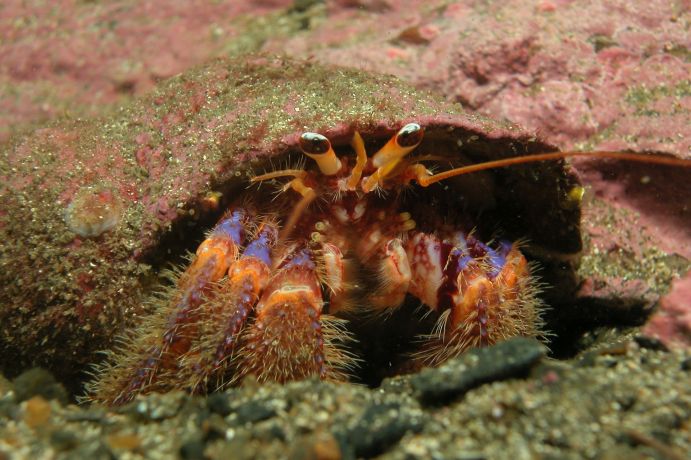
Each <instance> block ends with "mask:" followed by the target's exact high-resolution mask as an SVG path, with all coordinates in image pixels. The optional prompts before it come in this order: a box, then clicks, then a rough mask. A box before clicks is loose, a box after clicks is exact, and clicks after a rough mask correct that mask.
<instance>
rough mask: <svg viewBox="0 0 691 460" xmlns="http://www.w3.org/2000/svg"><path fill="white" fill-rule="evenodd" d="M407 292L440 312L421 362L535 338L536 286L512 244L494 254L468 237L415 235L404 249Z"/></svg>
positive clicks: (436, 361)
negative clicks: (510, 340)
mask: <svg viewBox="0 0 691 460" xmlns="http://www.w3.org/2000/svg"><path fill="white" fill-rule="evenodd" d="M406 252H407V255H408V259H409V261H410V266H411V272H412V278H411V282H410V289H409V292H410V293H411V294H412V295H414V296H416V297H417V298H419V299H420V300H421V301H422V302H423V303H424V304H425V305H427V306H428V307H429V308H430V309H432V310H435V311H437V312H438V313H439V320H438V323H437V327H436V328H435V332H434V334H432V335H431V336H430V337H429V338H428V343H427V344H426V345H425V347H424V349H423V352H422V353H421V354H420V356H419V357H420V358H421V361H422V362H423V363H424V364H427V365H438V364H440V363H442V362H444V361H446V360H447V359H449V358H452V357H453V356H456V355H458V354H459V353H461V352H463V351H464V350H466V349H467V348H469V347H478V346H486V345H491V344H493V343H496V342H498V341H500V340H503V339H506V338H509V337H513V336H518V335H521V336H538V335H540V334H541V331H540V330H539V327H540V326H541V321H540V318H539V307H540V302H539V300H538V299H537V297H536V294H537V291H538V289H537V284H536V283H535V281H534V280H533V278H532V277H531V275H530V270H529V267H528V263H527V261H526V259H525V257H524V256H523V255H522V254H521V252H520V251H519V250H518V248H517V247H516V245H515V244H511V243H504V242H502V243H500V244H499V247H498V248H497V249H492V248H490V247H489V246H487V245H485V244H484V243H482V242H481V241H479V240H477V239H476V238H475V237H473V236H472V235H464V234H463V233H462V232H456V233H455V234H454V235H452V236H451V237H450V238H448V239H444V240H442V239H440V238H439V237H437V236H436V235H433V234H426V233H422V232H414V233H413V234H412V235H411V236H410V238H409V240H408V242H407V244H406Z"/></svg>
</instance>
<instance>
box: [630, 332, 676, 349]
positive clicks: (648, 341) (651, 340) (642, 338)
mask: <svg viewBox="0 0 691 460" xmlns="http://www.w3.org/2000/svg"><path fill="white" fill-rule="evenodd" d="M633 340H634V341H635V342H636V343H637V344H638V346H639V347H641V348H647V349H648V350H655V351H669V348H667V346H666V345H665V344H664V343H662V341H661V340H659V339H656V338H655V337H649V336H647V335H637V336H636V337H634V338H633Z"/></svg>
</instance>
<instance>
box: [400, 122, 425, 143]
mask: <svg viewBox="0 0 691 460" xmlns="http://www.w3.org/2000/svg"><path fill="white" fill-rule="evenodd" d="M423 134H424V130H423V129H422V127H421V126H420V125H418V124H417V123H408V124H407V125H405V126H404V127H403V128H401V130H400V131H398V134H396V143H397V144H398V145H399V146H401V147H414V146H416V145H418V144H419V143H420V142H421V141H422V135H423Z"/></svg>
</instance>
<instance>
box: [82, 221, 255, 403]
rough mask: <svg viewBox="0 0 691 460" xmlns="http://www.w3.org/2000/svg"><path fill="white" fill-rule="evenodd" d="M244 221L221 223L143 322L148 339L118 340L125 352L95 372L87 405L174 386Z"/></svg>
mask: <svg viewBox="0 0 691 460" xmlns="http://www.w3.org/2000/svg"><path fill="white" fill-rule="evenodd" d="M248 220H249V215H248V213H247V211H245V210H243V209H237V210H235V211H232V212H230V213H228V214H226V215H225V216H224V217H223V218H222V219H221V220H220V222H219V223H218V224H217V225H216V226H215V227H214V229H213V230H212V231H211V232H210V233H209V235H208V237H207V239H206V240H205V241H204V242H202V244H201V245H200V246H199V248H198V249H197V251H196V254H195V256H194V257H193V259H192V261H191V263H190V265H189V267H188V268H187V269H186V270H185V272H184V273H182V275H181V276H180V277H179V279H178V282H177V285H176V287H175V288H174V289H172V294H171V295H170V296H169V297H168V298H167V299H166V300H164V303H163V304H162V305H161V306H160V307H159V308H158V310H157V312H156V313H155V314H153V315H152V316H150V317H148V318H145V319H144V320H143V324H142V327H141V328H142V329H144V330H146V331H147V333H146V334H144V335H141V336H139V337H138V338H136V339H134V340H128V339H124V340H122V343H123V348H124V349H125V350H118V351H115V352H114V353H111V355H110V358H111V359H112V362H110V363H108V364H105V365H103V366H102V367H101V368H100V369H97V372H99V373H100V374H101V376H100V378H99V379H98V381H97V382H96V383H95V384H93V385H92V386H90V387H89V388H87V390H88V393H89V394H88V395H87V396H86V398H85V399H89V400H95V401H100V402H104V403H108V404H113V405H118V404H123V403H126V402H128V401H131V400H132V399H133V398H134V397H135V396H136V395H137V394H138V393H142V392H149V391H155V390H165V389H168V388H169V387H172V386H173V385H172V382H170V381H168V379H169V378H171V377H170V376H171V375H172V374H174V373H175V370H176V369H177V365H178V358H179V357H180V355H182V354H184V353H186V352H187V351H188V350H189V349H190V346H191V343H192V340H193V338H194V337H196V329H197V327H198V325H197V321H198V319H199V311H200V308H199V307H200V306H201V305H202V303H204V302H205V301H206V300H207V297H209V296H211V295H212V291H213V287H214V286H215V283H216V282H217V281H218V280H220V279H221V278H222V277H223V276H225V274H226V272H227V270H228V267H229V266H230V265H231V264H232V263H233V261H234V260H235V259H236V258H237V256H238V252H239V249H238V248H239V247H240V246H241V245H242V244H243V242H244V239H245V227H246V225H247V223H248ZM161 338H162V339H161ZM173 378H174V377H173Z"/></svg>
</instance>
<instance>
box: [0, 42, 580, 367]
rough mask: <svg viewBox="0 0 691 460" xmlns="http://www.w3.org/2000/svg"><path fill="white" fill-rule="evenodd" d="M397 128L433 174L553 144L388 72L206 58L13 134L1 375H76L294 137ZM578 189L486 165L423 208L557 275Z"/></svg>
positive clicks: (576, 245) (560, 175) (537, 171)
mask: <svg viewBox="0 0 691 460" xmlns="http://www.w3.org/2000/svg"><path fill="white" fill-rule="evenodd" d="M410 121H415V122H417V123H419V124H421V125H422V126H423V127H424V128H425V138H424V141H423V143H422V144H421V146H420V149H421V151H422V152H424V153H425V154H429V155H436V156H439V157H441V158H442V160H440V161H439V163H438V165H437V170H442V169H445V168H447V167H452V165H457V164H460V163H463V162H465V163H467V162H481V161H486V160H492V159H498V158H504V157H508V156H516V155H525V154H532V153H537V152H544V151H551V150H555V149H554V147H553V146H551V145H548V144H546V143H544V142H541V141H540V140H539V139H537V138H536V137H535V136H534V134H533V133H530V132H527V131H525V130H523V129H521V128H519V127H517V126H514V125H511V124H508V123H503V122H497V121H494V120H490V119H487V118H484V117H481V116H478V115H474V114H470V113H467V112H465V111H464V110H463V108H462V107H461V106H459V105H457V104H451V103H448V102H445V101H443V100H441V99H439V98H437V97H434V96H432V95H429V94H425V93H421V92H418V91H417V90H414V89H413V88H411V87H410V86H408V85H406V84H404V83H402V82H401V81H399V80H397V79H395V78H392V77H388V76H377V75H370V74H366V73H363V72H362V71H356V70H350V69H344V68H338V67H324V66H321V65H317V64H315V63H312V62H303V61H293V60H288V59H285V58H274V57H266V56H252V57H244V58H241V59H234V60H218V61H215V62H212V63H210V64H208V65H206V66H204V67H200V68H197V69H195V70H193V71H190V72H188V73H185V74H182V75H179V76H177V77H174V78H172V79H170V80H168V81H165V82H163V83H162V84H161V85H160V86H159V87H158V88H157V89H156V90H155V91H154V92H153V93H152V94H150V95H148V96H147V97H144V98H142V99H140V100H136V101H134V102H133V103H132V104H130V105H128V106H125V107H122V108H119V109H117V110H114V111H113V112H111V113H110V114H107V115H105V116H103V117H102V118H98V119H91V120H80V119H69V118H67V119H64V120H62V121H59V122H57V123H54V124H52V125H50V126H46V127H43V128H41V129H38V130H36V131H35V132H33V133H31V134H29V135H28V136H26V137H24V138H16V139H14V140H13V141H12V142H10V143H9V144H7V145H5V146H3V147H2V149H3V155H2V159H1V160H0V161H1V163H0V174H1V176H2V177H1V179H0V183H1V184H2V185H1V186H0V187H1V188H0V193H1V194H2V195H1V196H2V200H1V202H0V238H1V241H2V243H1V244H2V246H1V247H2V249H1V252H0V264H1V267H2V270H0V285H2V286H3V288H2V291H0V356H2V357H3V358H2V362H1V364H2V368H3V369H2V370H3V371H4V372H6V373H8V374H10V375H12V374H15V373H17V372H19V371H20V370H22V369H25V368H27V367H29V366H32V365H41V366H44V367H47V368H49V369H51V370H53V371H54V372H55V373H57V374H58V375H59V376H60V377H62V378H63V380H68V379H70V378H73V377H75V376H77V375H79V372H81V371H83V370H84V369H85V367H86V365H87V364H89V363H92V362H94V361H95V360H97V357H96V355H95V352H96V351H98V350H102V349H104V348H107V347H109V346H110V345H111V344H112V341H113V339H114V337H115V336H116V335H117V334H118V333H120V332H122V331H123V329H124V328H126V327H129V326H132V325H134V324H136V322H137V318H138V317H139V316H140V315H141V314H142V313H143V312H145V311H146V309H147V308H149V307H147V305H150V304H149V303H147V299H149V298H151V297H152V296H153V295H155V293H156V292H157V291H158V290H160V287H161V283H162V281H161V279H162V276H161V273H162V272H163V271H164V269H165V268H167V267H170V265H171V264H172V263H173V262H178V263H180V262H181V261H182V260H183V259H182V254H184V252H185V249H191V248H194V247H195V245H196V244H197V243H198V242H199V241H200V239H201V238H202V236H203V232H204V230H205V229H206V228H208V226H210V225H212V223H213V221H214V220H215V219H216V218H217V217H218V215H219V214H220V213H221V212H222V211H223V209H224V207H225V206H227V205H228V204H229V203H231V202H232V201H233V200H234V198H235V197H236V196H237V195H238V194H239V193H241V192H245V190H246V189H247V186H248V178H249V177H251V176H252V175H253V174H255V173H257V172H264V171H267V170H270V169H272V168H273V169H276V168H280V167H285V166H286V165H288V164H290V163H291V162H292V161H295V159H296V158H298V155H299V154H298V148H297V143H298V138H299V136H300V134H301V133H303V132H305V131H315V132H319V133H322V134H324V135H326V136H327V137H329V138H330V139H331V140H332V143H333V144H334V146H335V148H336V149H337V151H341V150H339V149H341V148H345V146H347V144H348V142H349V141H350V138H351V137H352V135H353V133H354V131H356V130H357V131H359V132H360V133H361V135H362V136H363V138H364V139H365V142H366V143H368V144H371V145H378V144H381V143H383V142H384V141H385V140H386V138H388V137H390V136H391V135H392V134H393V133H394V132H395V131H396V130H397V129H399V128H400V127H401V126H402V125H403V124H405V123H407V122H410ZM577 185H578V184H577V181H576V179H575V178H574V177H573V176H572V175H571V174H570V172H569V171H568V170H567V169H566V168H565V166H564V164H563V163H561V162H556V163H554V162H553V163H540V164H532V165H527V166H522V167H519V168H511V169H506V170H497V171H493V172H489V173H482V174H479V175H477V176H468V177H467V178H456V179H453V180H449V181H448V182H446V183H443V184H442V185H441V186H440V188H439V190H440V191H438V193H451V194H455V196H457V197H458V201H457V203H458V206H455V208H456V209H448V210H438V212H440V213H442V214H443V213H444V212H447V211H448V212H449V213H452V212H453V213H456V214H458V213H460V212H468V213H469V214H472V216H471V217H472V218H473V219H475V218H477V217H478V216H480V218H481V220H480V221H478V225H484V226H486V227H488V228H490V230H491V229H496V231H497V232H501V235H502V237H508V238H512V239H519V238H520V239H523V240H525V241H527V242H528V243H526V248H527V249H526V252H527V253H528V254H533V255H535V256H538V257H539V258H540V259H541V260H542V263H543V264H547V265H549V264H566V265H564V266H565V267H568V263H567V262H568V261H569V260H570V259H569V258H570V257H572V256H573V255H575V254H577V253H578V252H579V250H580V235H579V215H580V210H579V203H578V200H574V199H572V198H573V197H572V195H573V193H572V192H573V190H574V189H575V188H577ZM250 193H251V191H250ZM421 193H422V192H421ZM423 199H424V198H423ZM485 222H486V223H485ZM562 272H564V273H571V272H570V271H569V270H568V269H564V270H562ZM565 278H566V277H565ZM567 284H568V283H567ZM567 289H568V288H564V289H561V290H555V292H563V291H564V290H567ZM9 357H12V358H11V359H9Z"/></svg>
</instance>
